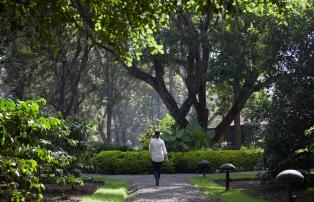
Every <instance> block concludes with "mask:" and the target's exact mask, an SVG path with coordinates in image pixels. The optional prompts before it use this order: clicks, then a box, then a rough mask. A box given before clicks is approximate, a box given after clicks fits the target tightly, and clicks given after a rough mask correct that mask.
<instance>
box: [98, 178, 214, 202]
mask: <svg viewBox="0 0 314 202" xmlns="http://www.w3.org/2000/svg"><path fill="white" fill-rule="evenodd" d="M193 176H197V175H196V174H162V175H161V178H160V185H159V186H156V185H155V179H154V177H153V175H104V177H107V178H112V179H123V180H126V181H127V182H128V185H129V197H128V199H127V201H128V202H155V201H158V202H175V201H180V202H208V201H209V200H208V199H206V197H205V195H204V194H203V193H202V192H201V191H200V190H198V189H196V188H195V187H194V186H193V185H190V184H188V183H186V182H185V180H186V179H188V178H191V177H193Z"/></svg>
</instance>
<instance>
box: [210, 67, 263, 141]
mask: <svg viewBox="0 0 314 202" xmlns="http://www.w3.org/2000/svg"><path fill="white" fill-rule="evenodd" d="M257 77H258V74H257V72H255V71H252V72H251V74H250V75H249V77H248V79H247V80H246V82H245V83H244V84H243V86H242V88H241V90H240V93H239V96H238V98H237V99H236V101H235V102H234V103H233V105H232V107H231V109H230V110H229V111H228V113H227V115H226V116H225V117H224V119H223V120H222V121H221V122H220V124H218V126H217V127H216V128H215V137H214V138H213V142H218V141H219V140H220V139H221V137H222V136H223V135H224V134H225V133H226V131H227V130H228V129H229V127H230V124H231V122H232V121H233V120H234V119H235V117H236V116H237V114H239V113H240V111H241V110H242V108H243V107H244V105H245V103H246V102H247V100H248V99H249V98H250V96H251V95H252V94H253V93H254V92H256V91H258V90H260V89H262V87H263V86H264V84H265V83H258V84H256V85H255V82H256V81H257Z"/></svg>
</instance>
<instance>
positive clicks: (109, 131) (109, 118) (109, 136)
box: [106, 105, 113, 144]
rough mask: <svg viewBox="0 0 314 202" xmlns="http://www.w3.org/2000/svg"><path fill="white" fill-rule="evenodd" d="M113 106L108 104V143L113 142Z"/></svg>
mask: <svg viewBox="0 0 314 202" xmlns="http://www.w3.org/2000/svg"><path fill="white" fill-rule="evenodd" d="M112 110H113V108H112V106H110V105H107V109H106V111H107V139H106V141H107V143H109V144H110V143H112V134H111V132H112V131H111V123H112Z"/></svg>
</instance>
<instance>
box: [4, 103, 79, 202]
mask: <svg viewBox="0 0 314 202" xmlns="http://www.w3.org/2000/svg"><path fill="white" fill-rule="evenodd" d="M44 103H45V101H44V100H43V99H41V100H37V101H31V100H28V101H16V102H14V101H10V100H3V99H1V100H0V105H1V107H0V144H1V147H0V165H1V166H0V170H1V175H0V183H1V184H4V185H5V187H3V186H1V192H2V193H6V196H5V198H6V199H7V200H9V199H10V200H12V201H25V200H26V199H29V200H41V199H42V191H43V190H44V185H43V184H42V183H43V178H42V175H41V174H43V173H45V174H47V175H48V176H49V175H50V174H55V175H56V179H55V180H56V182H57V183H61V184H62V183H67V182H70V183H73V186H75V185H76V184H78V183H79V184H81V183H82V181H80V180H79V179H76V178H74V177H73V176H71V175H70V174H69V173H68V170H67V166H69V165H70V163H71V161H73V157H71V156H69V155H68V154H67V153H66V152H63V151H62V150H61V149H60V145H65V144H71V141H70V140H69V139H67V135H68V132H67V131H66V130H64V128H63V126H62V120H59V119H56V118H54V117H45V116H43V115H42V114H41V113H40V107H41V106H42V105H44Z"/></svg>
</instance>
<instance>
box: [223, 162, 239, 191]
mask: <svg viewBox="0 0 314 202" xmlns="http://www.w3.org/2000/svg"><path fill="white" fill-rule="evenodd" d="M235 169H236V167H235V166H234V165H232V164H231V163H225V164H223V165H221V166H220V170H223V171H226V191H228V190H229V183H230V181H231V179H230V177H229V172H230V171H231V170H235Z"/></svg>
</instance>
